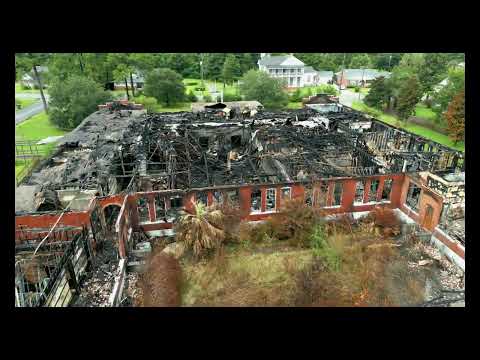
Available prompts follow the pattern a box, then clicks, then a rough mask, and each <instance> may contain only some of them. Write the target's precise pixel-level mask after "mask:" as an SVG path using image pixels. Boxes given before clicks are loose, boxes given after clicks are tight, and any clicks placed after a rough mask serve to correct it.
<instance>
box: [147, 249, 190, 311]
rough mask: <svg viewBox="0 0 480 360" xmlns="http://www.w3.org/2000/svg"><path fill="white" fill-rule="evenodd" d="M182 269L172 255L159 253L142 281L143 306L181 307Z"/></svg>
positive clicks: (150, 262)
mask: <svg viewBox="0 0 480 360" xmlns="http://www.w3.org/2000/svg"><path fill="white" fill-rule="evenodd" d="M181 280H182V268H181V267H180V264H179V262H178V260H177V259H175V258H174V257H173V256H172V255H168V254H165V253H162V252H157V253H156V254H155V255H153V257H152V258H151V259H150V260H149V262H148V265H147V268H146V271H145V273H144V274H143V275H142V277H141V280H140V286H141V289H142V294H143V299H142V304H141V305H142V306H145V307H151V306H180V303H181V296H180V287H181Z"/></svg>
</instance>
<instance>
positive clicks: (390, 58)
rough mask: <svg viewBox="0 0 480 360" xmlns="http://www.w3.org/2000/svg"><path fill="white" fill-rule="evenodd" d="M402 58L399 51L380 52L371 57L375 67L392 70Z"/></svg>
mask: <svg viewBox="0 0 480 360" xmlns="http://www.w3.org/2000/svg"><path fill="white" fill-rule="evenodd" d="M401 59H402V54H401V53H381V54H377V56H376V57H375V58H374V59H373V66H374V67H375V69H380V70H386V71H392V69H393V68H394V67H395V66H397V65H398V63H399V62H400V60H401Z"/></svg>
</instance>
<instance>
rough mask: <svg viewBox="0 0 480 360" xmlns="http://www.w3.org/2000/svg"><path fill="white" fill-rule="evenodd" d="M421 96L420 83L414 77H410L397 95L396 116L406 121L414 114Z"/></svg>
mask: <svg viewBox="0 0 480 360" xmlns="http://www.w3.org/2000/svg"><path fill="white" fill-rule="evenodd" d="M421 96H422V91H421V88H420V82H419V81H418V79H417V77H416V76H412V77H411V78H409V79H408V80H406V81H405V83H404V84H403V85H402V87H401V88H400V91H399V94H398V103H397V114H398V116H399V117H400V119H402V120H407V119H408V118H409V117H410V115H412V114H413V113H414V110H415V106H416V105H417V104H418V102H419V101H420V98H421Z"/></svg>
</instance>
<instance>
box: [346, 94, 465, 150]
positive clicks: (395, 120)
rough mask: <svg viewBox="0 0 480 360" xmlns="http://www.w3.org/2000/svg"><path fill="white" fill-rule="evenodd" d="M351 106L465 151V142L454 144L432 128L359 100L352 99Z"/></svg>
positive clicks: (385, 121)
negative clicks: (377, 108)
mask: <svg viewBox="0 0 480 360" xmlns="http://www.w3.org/2000/svg"><path fill="white" fill-rule="evenodd" d="M352 108H353V109H355V110H358V111H363V112H368V111H373V112H376V114H375V115H374V117H375V118H376V119H378V120H380V121H383V122H384V123H387V124H389V125H393V126H396V127H399V128H402V129H405V130H408V131H410V132H412V133H414V134H417V135H421V136H423V137H425V138H427V139H430V140H433V141H436V142H438V143H440V144H442V145H445V146H448V147H450V148H453V149H455V150H459V151H465V143H463V142H459V143H457V144H456V145H454V144H453V141H452V140H451V139H450V138H449V137H448V136H447V135H443V134H440V133H438V132H436V131H434V130H431V129H428V128H426V127H423V126H420V125H416V124H408V123H407V124H405V123H404V122H402V121H400V120H399V119H398V118H396V117H395V116H393V115H389V114H385V113H382V112H380V111H378V110H376V109H372V108H371V107H369V106H367V105H365V104H363V103H361V102H356V101H354V102H353V104H352ZM377 114H378V115H377Z"/></svg>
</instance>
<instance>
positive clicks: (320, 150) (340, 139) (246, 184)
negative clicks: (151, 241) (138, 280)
mask: <svg viewBox="0 0 480 360" xmlns="http://www.w3.org/2000/svg"><path fill="white" fill-rule="evenodd" d="M461 174H464V155H463V153H461V152H457V151H454V150H452V149H450V148H447V147H445V146H442V145H440V144H438V143H435V142H432V141H430V140H427V139H425V138H423V137H421V136H418V135H415V134H412V133H409V132H406V131H404V130H400V129H397V128H395V127H392V126H389V125H386V124H384V123H382V122H379V121H377V120H375V119H372V118H371V117H368V116H366V115H364V114H362V113H360V112H357V111H355V110H352V109H350V108H348V107H345V106H344V107H341V108H340V107H337V108H335V109H333V110H332V111H322V112H319V111H316V110H315V109H312V108H305V109H301V110H291V111H278V112H271V111H258V112H253V113H252V112H250V113H249V114H248V115H247V116H244V115H243V114H242V113H241V112H237V113H236V114H234V115H233V116H230V115H229V116H226V115H223V116H221V115H220V116H219V115H218V114H216V113H209V112H208V111H205V112H202V113H201V115H199V113H193V112H178V113H158V114H147V113H145V112H144V111H143V110H141V109H138V108H136V107H134V106H128V105H127V104H124V105H123V106H118V105H114V104H107V106H102V107H101V108H100V109H99V111H97V112H95V113H93V114H91V115H90V116H89V117H87V118H86V119H85V120H84V121H83V122H82V123H81V124H80V125H79V126H78V127H77V128H76V129H75V130H74V131H73V132H71V133H70V134H68V135H67V136H65V137H64V138H63V140H62V142H61V144H60V146H59V148H58V150H57V151H56V152H55V153H54V154H53V155H52V156H51V157H50V158H48V159H47V160H45V161H44V162H43V163H41V164H40V165H39V166H38V167H37V168H36V170H35V171H34V172H33V173H32V175H31V176H29V177H28V178H26V179H24V181H23V182H22V184H20V186H19V187H17V189H16V244H17V247H20V248H21V246H24V245H25V244H30V245H29V246H38V244H39V243H41V241H45V239H47V240H46V241H47V243H48V239H50V238H52V237H55V236H57V237H60V238H62V236H63V235H61V234H62V232H65V231H68V232H69V234H73V235H75V234H83V235H82V236H83V237H82V239H84V238H86V239H88V240H85V241H86V242H88V244H89V245H88V246H89V248H88V249H90V250H89V254H91V259H92V260H91V262H92V264H94V263H95V260H94V259H95V254H96V252H97V249H100V248H102V246H103V245H104V244H105V243H106V242H113V244H114V245H115V249H116V254H117V256H118V259H123V260H126V261H127V263H129V262H128V261H129V260H130V263H132V261H133V260H132V258H131V257H132V256H133V254H135V253H137V252H138V251H139V248H138V246H143V245H142V244H143V243H144V239H145V236H149V234H157V235H158V234H160V235H162V236H163V235H169V234H172V228H173V224H174V223H175V221H176V219H177V217H178V214H179V210H181V209H183V210H186V211H192V209H193V204H194V202H195V201H200V202H203V203H205V204H207V205H210V204H213V203H225V202H226V203H230V204H232V205H234V206H237V207H238V208H240V209H241V210H242V213H243V214H244V218H245V219H246V220H249V221H257V220H262V219H265V218H266V217H268V216H272V215H274V214H275V213H276V212H278V211H281V206H282V202H284V201H285V199H291V198H298V197H302V198H304V199H305V202H306V203H307V204H308V205H310V206H314V207H317V208H319V209H320V208H321V209H323V210H324V211H325V212H326V213H328V214H343V213H355V212H365V211H369V210H371V209H373V208H374V207H375V206H386V207H389V208H392V209H398V210H399V211H401V212H402V213H403V214H404V215H405V216H407V217H408V218H409V219H411V221H414V222H416V223H418V224H420V225H421V226H422V227H423V228H424V229H425V230H427V231H430V232H431V234H432V237H433V238H435V239H436V240H437V241H439V242H440V243H442V244H445V245H446V246H447V247H448V249H449V250H446V251H450V252H451V253H452V254H451V256H452V257H453V258H454V261H457V262H459V263H461V262H462V261H464V260H463V259H464V245H465V243H464V240H459V239H458V236H460V237H461V235H459V234H461V231H460V230H458V231H457V232H456V235H452V234H451V233H450V232H449V228H450V226H448V225H447V226H445V224H447V223H448V221H457V223H459V224H460V225H461V215H458V213H459V212H458V210H453V209H457V208H459V207H460V208H461V207H462V206H461V204H464V190H463V187H462V186H464V181H463V180H462V179H463V178H462V176H463V175H461ZM36 194H37V195H36ZM38 194H40V195H38ZM42 196H43V199H44V200H43V202H42V201H41V200H39V199H41V198H42ZM39 204H40V205H39ZM458 204H460V205H458ZM453 213H455V214H456V215H455V216H453V215H452V214H453ZM462 214H463V213H462ZM460 225H459V226H460ZM73 235H71V236H73ZM78 236H80V235H78ZM142 239H143V240H142ZM69 241H70V242H71V240H69ZM462 241H463V242H462ZM60 242H61V241H60ZM67 254H72V252H70V253H67ZM89 259H90V258H89ZM123 263H125V261H124V262H123ZM92 266H94V265H92ZM125 266H126V265H125ZM123 269H124V268H123ZM123 271H124V270H123ZM119 276H124V272H123V275H119ZM19 277H20V278H21V276H20V275H19ZM45 278H48V277H45ZM72 286H73V285H72ZM39 289H40V288H39ZM18 291H19V292H21V291H20V290H18ZM42 291H43V290H41V289H40V290H38V291H37V293H42ZM44 297H45V296H44ZM46 297H48V294H47V296H46ZM46 297H45V298H46ZM113 299H117V297H116V296H114V297H113ZM112 301H113V302H115V300H112ZM112 304H113V303H112Z"/></svg>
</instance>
